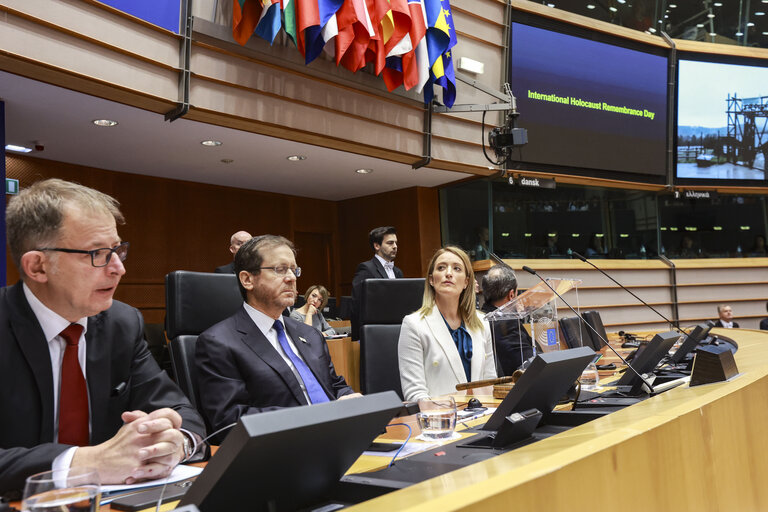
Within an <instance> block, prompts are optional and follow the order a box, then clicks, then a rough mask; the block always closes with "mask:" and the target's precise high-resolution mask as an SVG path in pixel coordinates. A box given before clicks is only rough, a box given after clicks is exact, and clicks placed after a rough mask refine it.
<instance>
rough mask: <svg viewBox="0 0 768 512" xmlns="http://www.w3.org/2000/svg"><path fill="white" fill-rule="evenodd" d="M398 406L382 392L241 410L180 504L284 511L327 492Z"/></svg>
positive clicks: (210, 510) (209, 510)
mask: <svg viewBox="0 0 768 512" xmlns="http://www.w3.org/2000/svg"><path fill="white" fill-rule="evenodd" d="M402 406H403V403H402V402H401V401H400V399H399V398H398V396H397V394H396V393H395V392H394V391H387V392H384V393H376V394H372V395H367V396H364V397H360V398H353V399H349V400H337V401H333V402H327V403H323V404H316V405H312V406H304V407H290V408H286V409H280V410H277V411H270V412H262V413H259V414H252V415H248V416H243V417H242V418H240V421H238V423H237V425H236V426H235V427H234V429H233V430H232V432H231V433H230V434H229V435H228V436H227V438H226V439H225V440H224V442H223V443H222V445H221V447H220V448H219V450H218V451H217V452H216V454H215V455H214V456H213V457H212V458H211V460H210V461H209V462H208V465H207V466H206V467H205V469H204V470H203V472H202V473H201V474H200V476H198V477H197V480H195V482H194V484H192V487H190V489H189V491H188V492H187V494H186V495H185V496H184V498H182V500H181V503H180V505H189V504H194V505H197V506H198V507H199V508H200V510H201V511H202V512H219V511H222V510H249V511H267V510H269V511H272V510H279V511H290V510H297V509H299V508H302V507H306V506H309V505H312V504H313V503H317V502H319V501H322V500H324V499H327V497H328V495H329V494H330V493H331V491H332V490H333V489H334V487H335V486H336V485H337V484H338V482H339V479H340V478H341V477H342V476H343V475H344V473H345V472H346V471H347V469H349V467H350V466H351V465H352V464H353V463H354V462H355V460H357V458H358V457H359V456H360V454H361V453H363V451H365V449H366V448H367V447H368V446H369V445H370V444H371V442H372V441H373V440H374V439H375V438H376V436H378V435H379V434H381V432H382V431H383V430H384V428H385V427H386V425H387V423H388V422H389V420H391V419H392V418H393V417H394V416H395V414H397V412H398V411H399V410H400V409H401V408H402Z"/></svg>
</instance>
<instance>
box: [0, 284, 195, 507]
mask: <svg viewBox="0 0 768 512" xmlns="http://www.w3.org/2000/svg"><path fill="white" fill-rule="evenodd" d="M85 338H86V341H87V344H88V350H87V361H86V375H87V380H88V394H89V397H90V404H91V405H90V409H91V445H96V444H99V443H102V442H104V441H106V440H107V439H110V438H111V437H113V436H114V435H115V434H116V433H117V431H118V429H119V428H120V427H121V426H122V424H123V422H122V420H121V419H120V414H121V413H123V412H124V411H132V410H136V409H138V410H142V411H145V412H151V411H153V410H156V409H160V408H162V407H171V408H173V409H175V410H176V411H178V413H179V414H180V415H181V417H182V418H183V420H184V423H183V427H184V428H185V429H187V430H189V431H190V432H195V433H197V434H200V436H201V437H205V427H204V426H203V420H202V418H201V417H200V415H199V414H198V413H197V411H195V409H194V408H193V407H192V405H191V404H190V403H189V400H187V398H186V397H185V396H184V394H183V393H182V392H181V391H180V390H179V388H177V387H176V385H175V384H174V383H173V382H172V381H171V380H170V378H169V377H168V375H167V374H166V373H165V372H164V371H162V370H161V369H160V368H159V367H158V365H157V363H156V362H155V360H154V359H153V358H152V355H151V354H150V353H149V351H148V350H147V343H146V341H145V340H144V321H143V319H142V317H141V313H139V311H138V310H136V309H134V308H132V307H130V306H128V305H126V304H123V303H122V302H118V301H113V303H112V307H110V308H109V309H108V310H106V311H103V312H101V313H99V314H98V315H96V316H92V317H90V318H88V331H87V332H86V335H85ZM123 383H125V385H124V386H122V387H121V388H120V389H121V391H119V392H118V391H116V390H117V389H118V386H120V385H121V384H123ZM53 386H54V383H53V377H52V373H51V356H50V353H49V351H48V345H47V343H46V341H45V335H44V334H43V330H42V328H41V327H40V324H39V323H38V322H37V318H36V317H35V314H34V313H33V312H32V309H31V308H30V307H29V303H28V302H27V299H26V297H25V296H24V290H23V288H22V284H21V282H19V283H17V284H16V285H14V286H11V287H6V288H2V289H0V410H2V411H3V417H4V420H3V421H0V493H6V492H8V491H13V490H16V489H20V488H22V487H23V486H24V479H25V478H26V477H27V476H29V475H31V474H33V473H38V472H40V471H47V470H49V469H51V464H52V463H53V459H55V458H56V456H58V455H59V454H60V453H62V452H63V451H65V450H66V449H68V448H70V447H71V446H69V445H63V444H58V443H56V442H55V440H54V438H53V427H54V418H55V411H54V408H53Z"/></svg>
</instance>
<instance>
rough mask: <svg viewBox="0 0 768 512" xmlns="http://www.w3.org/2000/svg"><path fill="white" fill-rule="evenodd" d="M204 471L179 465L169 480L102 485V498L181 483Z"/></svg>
mask: <svg viewBox="0 0 768 512" xmlns="http://www.w3.org/2000/svg"><path fill="white" fill-rule="evenodd" d="M202 471H203V468H198V467H195V466H184V465H183V464H179V465H178V466H176V467H175V468H173V471H172V472H171V475H170V476H168V477H167V478H160V479H158V480H147V481H146V482H139V483H137V484H131V485H102V486H101V496H102V497H103V498H107V497H109V498H114V496H111V495H113V494H118V493H124V492H128V491H134V490H138V489H148V488H150V487H158V486H161V485H163V484H164V483H166V482H167V483H169V484H172V483H174V482H179V481H181V480H186V479H187V478H192V477H193V476H197V475H199V474H200V473H202ZM102 503H103V501H102Z"/></svg>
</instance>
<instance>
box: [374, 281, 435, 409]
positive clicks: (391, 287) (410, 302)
mask: <svg viewBox="0 0 768 512" xmlns="http://www.w3.org/2000/svg"><path fill="white" fill-rule="evenodd" d="M423 296H424V279H366V280H365V281H364V282H363V284H362V293H361V297H362V300H361V303H360V325H361V327H360V387H361V388H362V391H363V393H377V392H379V391H387V390H393V391H395V392H397V394H398V395H400V398H402V397H403V390H402V389H401V387H400V369H399V366H398V361H397V342H398V339H399V338H400V325H401V324H402V323H403V318H404V317H405V316H406V315H408V314H410V313H413V312H414V311H416V310H417V309H419V308H420V307H421V303H422V298H423Z"/></svg>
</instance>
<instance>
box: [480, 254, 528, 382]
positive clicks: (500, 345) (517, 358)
mask: <svg viewBox="0 0 768 512" xmlns="http://www.w3.org/2000/svg"><path fill="white" fill-rule="evenodd" d="M482 281H483V282H482V286H481V287H482V289H483V298H484V299H485V303H484V304H483V307H482V311H483V312H484V313H490V312H491V311H494V310H495V309H496V308H498V307H500V306H503V305H504V304H506V303H508V302H509V301H511V300H512V299H514V298H515V297H516V296H517V277H516V276H515V271H514V270H512V268H511V267H509V266H508V265H495V266H493V267H491V269H490V270H489V271H488V272H486V273H485V275H484V276H483V280H482ZM491 333H492V334H493V342H494V345H495V351H496V360H497V361H498V365H499V368H498V374H499V376H503V375H506V376H509V375H512V372H514V371H515V370H517V369H518V368H519V367H520V365H522V364H523V362H524V361H526V360H527V359H529V358H531V357H532V356H533V341H532V340H531V336H530V335H529V334H528V331H526V330H525V327H524V326H523V322H522V321H518V320H517V319H514V318H512V319H508V320H496V321H493V322H491Z"/></svg>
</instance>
